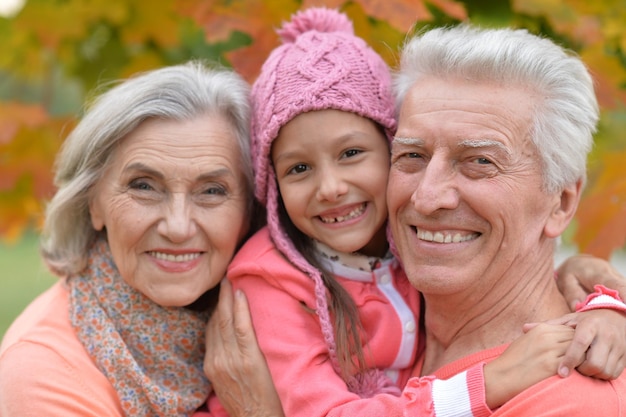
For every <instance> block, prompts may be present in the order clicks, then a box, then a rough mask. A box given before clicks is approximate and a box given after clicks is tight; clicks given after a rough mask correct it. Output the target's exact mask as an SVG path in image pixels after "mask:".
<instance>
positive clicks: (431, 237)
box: [417, 229, 478, 243]
mask: <svg viewBox="0 0 626 417" xmlns="http://www.w3.org/2000/svg"><path fill="white" fill-rule="evenodd" d="M417 237H418V238H419V239H421V240H425V241H428V242H436V243H459V242H466V241H468V240H472V239H475V238H476V237H478V233H470V234H467V235H462V234H461V233H455V234H451V233H442V232H435V233H433V232H431V231H428V230H419V229H418V230H417Z"/></svg>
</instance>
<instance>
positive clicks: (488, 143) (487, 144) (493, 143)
mask: <svg viewBox="0 0 626 417" xmlns="http://www.w3.org/2000/svg"><path fill="white" fill-rule="evenodd" d="M459 147H465V148H493V147H495V148H498V149H501V150H503V151H504V152H506V154H507V155H511V150H510V149H509V148H507V147H506V146H505V145H504V144H503V143H502V142H498V141H497V140H491V139H466V140H462V141H461V142H459Z"/></svg>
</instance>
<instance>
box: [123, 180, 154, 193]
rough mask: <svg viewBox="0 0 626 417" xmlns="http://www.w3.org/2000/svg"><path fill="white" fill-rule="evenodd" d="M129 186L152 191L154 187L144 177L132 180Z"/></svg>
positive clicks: (134, 188)
mask: <svg viewBox="0 0 626 417" xmlns="http://www.w3.org/2000/svg"><path fill="white" fill-rule="evenodd" d="M129 188H131V189H133V190H139V191H152V190H153V189H154V188H152V186H151V185H150V184H149V183H148V182H147V181H146V180H144V179H136V180H133V181H131V182H130V184H129Z"/></svg>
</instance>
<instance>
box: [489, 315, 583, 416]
mask: <svg viewBox="0 0 626 417" xmlns="http://www.w3.org/2000/svg"><path fill="white" fill-rule="evenodd" d="M573 338H574V329H572V328H571V327H569V326H563V325H556V324H546V323H538V324H536V325H534V326H532V328H529V329H528V331H527V332H526V333H525V334H524V335H522V336H520V337H519V338H517V339H516V340H515V341H513V343H511V345H509V347H508V348H507V349H506V350H505V351H504V352H503V353H502V355H500V356H499V357H498V358H496V359H494V360H493V361H491V362H489V363H488V364H486V365H485V368H484V375H485V393H486V401H487V406H489V408H491V409H494V408H497V407H499V406H501V405H502V404H504V403H505V402H507V401H508V400H510V399H511V398H513V397H514V396H515V395H517V394H519V393H520V392H522V391H523V390H525V389H527V388H529V387H530V386H532V385H534V384H536V383H537V382H540V381H542V380H544V379H546V378H548V377H551V376H553V375H556V373H557V367H558V365H559V363H560V362H561V361H562V360H563V356H564V355H565V352H566V350H567V348H568V346H569V345H570V344H571V342H572V339H573Z"/></svg>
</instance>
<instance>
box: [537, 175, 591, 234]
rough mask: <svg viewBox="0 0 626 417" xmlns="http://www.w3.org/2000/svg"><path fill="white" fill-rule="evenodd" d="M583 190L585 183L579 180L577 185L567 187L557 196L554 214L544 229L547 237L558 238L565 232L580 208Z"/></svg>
mask: <svg viewBox="0 0 626 417" xmlns="http://www.w3.org/2000/svg"><path fill="white" fill-rule="evenodd" d="M582 188H583V182H582V180H578V181H576V183H575V184H571V185H568V186H566V187H565V188H564V189H563V190H562V191H561V193H560V195H556V196H555V204H554V207H553V210H552V213H551V214H550V216H549V217H548V221H547V222H546V225H545V227H544V232H545V234H546V236H548V237H551V238H556V237H558V236H560V235H561V234H562V233H563V232H564V231H565V229H566V228H567V226H568V225H569V224H570V222H571V221H572V218H574V214H575V213H576V209H577V208H578V203H579V202H580V195H581V193H582Z"/></svg>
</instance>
